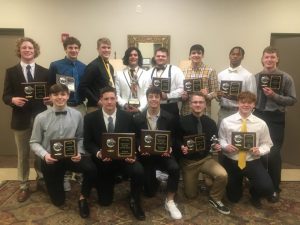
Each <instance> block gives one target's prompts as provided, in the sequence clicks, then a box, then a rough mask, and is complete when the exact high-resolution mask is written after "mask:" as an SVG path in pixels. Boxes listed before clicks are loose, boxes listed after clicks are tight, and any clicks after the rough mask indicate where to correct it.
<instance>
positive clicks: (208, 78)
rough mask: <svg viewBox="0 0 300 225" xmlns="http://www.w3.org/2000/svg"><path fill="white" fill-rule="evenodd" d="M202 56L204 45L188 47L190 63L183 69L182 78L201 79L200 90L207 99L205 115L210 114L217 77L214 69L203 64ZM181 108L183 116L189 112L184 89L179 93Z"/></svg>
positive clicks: (187, 96)
mask: <svg viewBox="0 0 300 225" xmlns="http://www.w3.org/2000/svg"><path fill="white" fill-rule="evenodd" d="M203 57H204V47H203V46H202V45H199V44H196V45H193V46H192V47H191V48H190V54H189V59H190V60H191V65H190V66H189V67H188V68H187V69H186V70H184V71H183V73H184V77H185V78H184V79H201V84H202V87H201V90H200V92H201V93H203V94H204V95H205V97H206V99H207V103H206V115H208V116H210V115H211V100H212V99H214V98H215V97H216V94H217V90H218V79H217V74H216V71H215V70H214V69H212V68H211V67H209V66H207V65H205V64H204V63H203V62H202V59H203ZM181 99H182V108H181V111H180V114H181V115H182V116H185V115H187V114H190V113H191V109H190V105H189V94H188V93H187V92H186V91H183V92H182V93H181Z"/></svg>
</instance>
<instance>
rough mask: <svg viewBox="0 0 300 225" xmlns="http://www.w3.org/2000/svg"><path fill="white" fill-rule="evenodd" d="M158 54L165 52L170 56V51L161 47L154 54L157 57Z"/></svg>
mask: <svg viewBox="0 0 300 225" xmlns="http://www.w3.org/2000/svg"><path fill="white" fill-rule="evenodd" d="M157 52H164V53H166V54H167V56H169V50H168V49H167V48H165V47H160V48H158V49H156V50H155V52H154V55H156V53H157Z"/></svg>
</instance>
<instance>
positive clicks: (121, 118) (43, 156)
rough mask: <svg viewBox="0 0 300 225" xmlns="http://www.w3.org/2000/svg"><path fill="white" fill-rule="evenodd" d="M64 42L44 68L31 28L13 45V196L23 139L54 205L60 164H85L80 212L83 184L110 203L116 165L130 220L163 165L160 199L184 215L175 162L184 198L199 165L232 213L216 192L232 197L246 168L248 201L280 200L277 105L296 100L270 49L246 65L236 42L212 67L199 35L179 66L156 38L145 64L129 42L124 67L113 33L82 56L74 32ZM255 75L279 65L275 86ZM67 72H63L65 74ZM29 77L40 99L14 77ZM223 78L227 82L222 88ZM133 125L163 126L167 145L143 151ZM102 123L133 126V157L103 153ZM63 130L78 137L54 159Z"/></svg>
mask: <svg viewBox="0 0 300 225" xmlns="http://www.w3.org/2000/svg"><path fill="white" fill-rule="evenodd" d="M63 46H64V49H65V52H66V57H65V58H64V59H62V60H58V61H55V62H52V63H51V64H50V68H49V70H47V69H45V68H43V67H41V66H39V65H38V64H36V63H35V58H36V57H37V56H38V55H39V46H38V44H37V43H36V42H35V41H34V40H32V39H31V38H21V39H20V40H18V42H17V46H16V50H17V56H18V57H19V58H20V63H19V64H17V65H16V66H14V67H12V68H9V69H7V72H6V76H5V82H4V91H3V101H4V102H5V103H6V104H7V105H9V106H11V107H12V110H13V112H12V122H11V128H12V129H13V131H14V136H15V142H16V145H17V150H18V177H19V180H20V181H21V184H20V192H19V193H18V201H19V202H23V201H25V200H26V199H28V197H29V196H30V190H29V182H28V177H29V153H30V149H31V150H32V151H33V152H34V153H35V155H36V156H37V157H38V158H37V159H36V160H35V161H36V163H35V168H36V171H37V174H38V177H37V187H42V186H43V182H45V185H46V187H47V192H48V194H49V196H50V199H51V201H52V203H53V204H54V205H56V206H58V207H63V206H64V203H65V190H66V186H65V187H64V185H65V183H66V182H64V180H65V181H66V180H67V179H66V177H65V174H66V172H67V171H73V172H76V173H82V174H83V180H82V184H81V194H80V196H79V200H78V206H79V212H80V215H81V217H83V218H86V217H88V216H89V206H88V198H89V195H90V192H91V189H92V188H93V187H95V188H96V190H97V193H98V200H99V204H100V205H102V206H108V205H110V204H111V203H112V201H113V195H114V185H115V183H116V176H118V175H119V174H124V175H125V176H127V177H128V178H129V179H130V195H129V207H130V209H131V211H132V213H133V215H134V216H135V217H136V218H137V219H138V220H145V213H144V210H143V207H142V204H141V194H142V193H143V194H144V195H145V196H147V197H152V196H154V195H155V193H156V191H157V189H158V187H159V182H158V180H157V178H156V170H157V169H160V170H161V171H164V172H166V173H167V174H168V178H167V187H166V192H167V196H166V200H165V208H166V210H167V211H168V212H169V213H170V215H171V217H172V218H173V219H181V218H182V214H181V212H180V210H179V208H178V207H177V205H176V204H175V201H174V198H175V195H176V192H177V190H178V183H179V179H180V169H181V172H182V178H183V191H184V193H185V195H186V197H188V198H195V197H196V196H197V194H198V189H199V188H198V175H199V173H203V174H205V175H206V176H208V177H209V178H210V180H211V181H212V182H210V185H209V199H208V201H209V203H210V204H211V205H212V206H213V207H214V208H215V209H217V210H218V211H219V212H221V213H223V214H229V213H230V209H229V208H228V207H226V206H225V205H224V204H223V202H222V199H223V197H224V194H225V192H226V196H227V198H228V200H229V201H231V202H238V201H239V199H240V198H241V197H242V187H243V182H244V179H243V177H247V178H248V181H249V183H250V195H251V199H250V200H251V203H252V204H253V205H254V206H255V207H257V208H260V207H261V203H260V198H261V197H267V198H268V200H269V201H271V202H276V201H278V200H279V192H280V188H279V184H280V174H281V157H280V151H281V147H282V143H283V136H284V121H285V108H286V106H291V105H293V104H295V102H296V93H295V87H294V83H293V79H292V77H291V76H290V75H289V74H287V73H286V72H283V71H280V70H279V69H278V68H277V66H278V62H279V54H278V51H277V49H275V48H273V47H267V48H266V49H264V51H263V55H262V59H261V60H262V64H263V67H264V68H263V70H262V71H261V72H260V73H258V74H256V75H252V74H251V73H250V72H249V71H247V70H246V69H245V68H243V67H242V66H241V62H242V60H243V58H244V55H245V52H244V50H243V49H242V48H241V47H234V48H232V49H231V51H230V53H229V60H230V66H229V68H227V69H225V70H224V71H222V72H220V73H219V74H218V75H217V74H216V71H215V70H214V69H212V68H210V67H208V66H206V65H205V64H204V63H203V62H202V60H203V57H204V48H203V46H201V45H193V46H192V47H191V49H190V54H189V59H190V62H191V63H190V65H189V66H188V67H187V68H186V69H183V70H181V69H180V68H178V67H177V66H175V65H170V64H168V50H167V49H165V48H158V49H156V50H155V53H154V60H153V61H154V65H153V67H152V68H151V69H149V70H148V71H146V70H144V69H143V67H142V62H143V58H142V54H141V52H140V50H139V49H138V48H135V47H130V48H128V49H127V50H126V52H125V55H124V57H123V64H124V65H125V66H126V68H125V69H123V70H121V71H117V72H115V71H114V68H113V66H112V65H111V64H110V63H109V57H110V54H111V42H110V40H109V39H107V38H101V39H99V40H98V41H97V50H98V53H99V55H98V57H97V58H96V59H94V60H93V61H92V62H91V63H90V64H88V65H87V66H86V65H85V64H83V63H82V62H80V61H79V60H78V59H77V57H78V54H79V51H80V47H81V44H80V42H79V40H77V39H76V38H74V37H69V38H67V39H66V40H65V41H64V42H63ZM262 75H265V76H266V75H271V76H273V75H280V76H279V77H280V82H279V83H280V85H279V87H278V88H277V89H276V90H275V89H274V88H273V87H270V86H264V87H262V86H261V78H262ZM60 77H63V79H61V80H62V81H63V82H61V80H60ZM68 78H69V79H71V82H66V80H68ZM155 78H159V79H162V78H164V79H165V81H162V80H161V82H166V83H164V85H163V86H159V85H158V86H157V83H156V82H154V80H155ZM186 79H193V80H196V79H198V80H200V81H201V82H200V84H201V85H200V86H201V88H200V90H199V91H197V92H188V91H187V90H185V87H184V80H186ZM31 82H47V83H48V84H49V86H50V88H49V96H46V97H44V98H43V99H42V100H41V99H34V98H33V99H28V98H26V97H25V96H24V86H23V84H22V83H31ZM224 82H225V83H227V86H224V88H223V89H222V87H221V86H222V85H223V84H224ZM228 84H229V86H230V85H233V84H235V85H236V84H238V85H237V86H235V87H234V88H235V89H234V88H233V87H232V92H235V93H238V95H235V96H234V97H232V96H231V95H230V94H226V93H225V92H226V88H228ZM166 86H167V87H168V88H166ZM165 88H166V89H165ZM220 88H221V90H222V91H220ZM237 88H238V92H237V91H236V89H237ZM229 89H230V88H229ZM234 90H235V91H234ZM213 99H216V100H217V101H219V103H220V110H219V114H218V116H219V118H218V124H217V123H216V122H215V121H214V120H212V119H211V118H210V114H211V109H210V106H211V101H212V100H213ZM256 99H257V100H256ZM141 130H153V131H155V130H157V131H161V130H164V131H170V132H171V136H170V137H171V147H170V148H169V149H168V150H167V151H166V152H164V153H162V154H160V155H151V154H149V153H145V152H143V151H141V148H140V143H141V141H142V140H141V139H142V133H141ZM235 132H241V133H240V135H241V134H243V133H246V134H253V133H254V134H255V135H254V136H255V139H254V144H253V146H251V147H250V148H249V149H248V151H244V149H243V150H241V149H239V148H238V147H237V146H236V145H235V144H234V143H233V142H234V141H233V139H232V136H233V133H235ZM104 133H135V135H136V139H137V146H136V157H134V158H130V157H128V158H125V159H122V160H116V159H111V158H109V157H107V156H105V155H103V154H102V148H103V146H102V144H103V143H102V139H103V137H102V136H103V134H104ZM195 135H196V136H197V135H199V136H201V137H203V136H204V139H203V140H204V141H203V142H204V143H202V144H201V146H202V148H201V149H200V150H195V151H190V150H191V146H190V144H188V143H187V142H186V140H185V137H188V136H195ZM254 136H252V138H253V137H254ZM217 137H218V139H217ZM67 138H75V139H76V144H77V149H78V154H77V155H76V156H73V157H66V158H62V159H56V158H54V157H53V156H51V152H50V149H51V146H50V142H51V140H57V139H58V140H59V139H67ZM194 147H195V144H194ZM212 150H213V151H216V152H219V162H217V161H216V160H215V159H213V157H212V155H211V151H212Z"/></svg>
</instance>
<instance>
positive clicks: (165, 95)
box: [161, 92, 168, 100]
mask: <svg viewBox="0 0 300 225" xmlns="http://www.w3.org/2000/svg"><path fill="white" fill-rule="evenodd" d="M161 95H162V98H161V99H162V100H167V99H168V96H167V94H166V93H165V92H162V93H161Z"/></svg>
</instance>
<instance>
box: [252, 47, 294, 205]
mask: <svg viewBox="0 0 300 225" xmlns="http://www.w3.org/2000/svg"><path fill="white" fill-rule="evenodd" d="M261 62H262V65H263V67H264V68H263V70H262V71H261V72H259V73H257V74H256V75H255V78H256V82H257V98H258V100H257V104H256V109H255V112H254V113H255V115H256V116H258V117H259V118H261V119H263V120H264V121H265V122H266V123H267V125H268V127H269V129H270V135H271V138H272V141H273V144H274V145H273V147H272V148H271V151H270V154H269V155H267V156H265V157H263V161H264V164H265V166H266V168H267V169H268V172H269V174H270V176H271V178H272V181H273V184H274V187H275V192H274V193H273V196H272V197H271V198H269V201H271V202H277V201H278V200H279V192H280V187H279V185H280V181H281V148H282V145H283V139H284V128H285V111H286V107H287V106H292V105H294V104H295V103H296V102H297V99H296V89H295V85H294V81H293V78H292V76H291V75H289V74H288V73H286V72H284V71H282V70H279V69H278V64H279V52H278V50H277V49H276V48H274V47H271V46H269V47H266V48H265V49H264V51H263V55H262V58H261ZM264 74H267V75H271V76H272V75H279V76H282V78H281V82H280V88H279V89H276V90H275V89H272V87H263V86H262V84H263V80H262V79H263V77H264Z"/></svg>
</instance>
